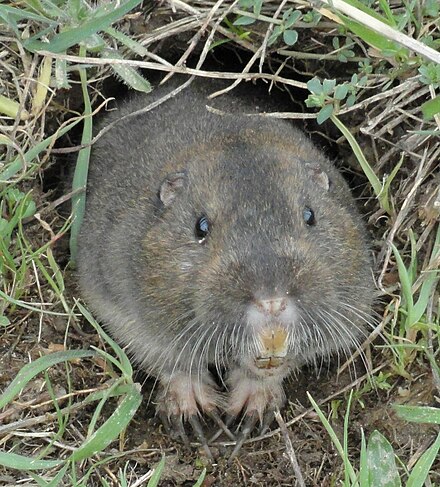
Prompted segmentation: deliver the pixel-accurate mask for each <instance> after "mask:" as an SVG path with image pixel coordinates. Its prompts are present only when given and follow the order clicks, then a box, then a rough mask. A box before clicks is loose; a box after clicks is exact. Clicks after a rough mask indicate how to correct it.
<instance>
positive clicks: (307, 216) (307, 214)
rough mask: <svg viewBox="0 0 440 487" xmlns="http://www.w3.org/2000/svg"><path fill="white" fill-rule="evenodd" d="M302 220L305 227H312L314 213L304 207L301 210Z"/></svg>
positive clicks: (314, 221)
mask: <svg viewBox="0 0 440 487" xmlns="http://www.w3.org/2000/svg"><path fill="white" fill-rule="evenodd" d="M303 218H304V221H305V222H306V224H307V225H310V226H311V225H314V224H315V223H316V220H315V213H314V212H313V210H312V209H311V208H309V207H308V206H306V207H305V208H304V210H303Z"/></svg>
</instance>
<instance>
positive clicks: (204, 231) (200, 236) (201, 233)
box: [194, 215, 209, 243]
mask: <svg viewBox="0 0 440 487" xmlns="http://www.w3.org/2000/svg"><path fill="white" fill-rule="evenodd" d="M194 233H195V235H196V238H197V240H198V242H199V243H203V242H204V241H205V240H206V237H207V236H208V233H209V220H208V217H207V216H206V215H202V216H201V217H200V218H199V219H198V220H197V222H196V227H195V229H194Z"/></svg>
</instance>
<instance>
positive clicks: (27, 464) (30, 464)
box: [0, 451, 64, 471]
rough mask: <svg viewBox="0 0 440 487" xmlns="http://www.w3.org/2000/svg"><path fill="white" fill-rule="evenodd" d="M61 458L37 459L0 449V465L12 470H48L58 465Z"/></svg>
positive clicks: (61, 461) (60, 462)
mask: <svg viewBox="0 0 440 487" xmlns="http://www.w3.org/2000/svg"><path fill="white" fill-rule="evenodd" d="M62 463H64V462H63V460H38V459H36V458H32V457H25V456H23V455H17V454H16V453H6V452H1V451H0V465H3V466H4V467H7V468H12V469H14V470H23V471H26V470H48V469H50V468H54V467H58V465H61V464H62Z"/></svg>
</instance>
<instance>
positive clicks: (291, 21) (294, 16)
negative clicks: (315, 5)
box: [284, 10, 301, 29]
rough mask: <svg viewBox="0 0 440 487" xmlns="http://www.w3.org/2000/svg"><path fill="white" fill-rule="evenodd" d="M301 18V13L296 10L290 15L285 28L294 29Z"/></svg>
mask: <svg viewBox="0 0 440 487" xmlns="http://www.w3.org/2000/svg"><path fill="white" fill-rule="evenodd" d="M300 17H301V12H300V11H299V10H294V11H293V12H292V13H290V14H289V15H288V16H287V18H286V19H285V22H284V27H285V28H286V29H288V28H289V27H292V25H293V24H294V23H295V22H297V21H298V20H299V18H300Z"/></svg>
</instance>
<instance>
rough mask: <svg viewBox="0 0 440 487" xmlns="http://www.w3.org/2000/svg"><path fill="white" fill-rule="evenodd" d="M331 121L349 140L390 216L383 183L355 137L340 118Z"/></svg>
mask: <svg viewBox="0 0 440 487" xmlns="http://www.w3.org/2000/svg"><path fill="white" fill-rule="evenodd" d="M330 119H331V121H332V122H333V123H334V124H335V125H336V127H338V129H339V130H340V131H341V132H342V134H343V135H344V137H345V138H346V139H347V142H348V143H349V144H350V147H351V148H352V150H353V153H354V155H355V156H356V158H357V160H358V162H359V164H360V166H361V168H362V170H363V171H364V174H365V176H367V179H368V181H369V182H370V184H371V186H372V188H373V191H374V193H375V195H376V197H377V198H378V200H379V201H380V204H381V206H382V208H383V209H384V210H385V211H386V212H387V213H388V214H390V212H391V209H390V205H389V202H388V200H386V199H385V197H384V194H383V191H382V183H381V182H380V180H379V178H378V177H377V176H376V173H375V172H374V171H373V169H372V168H371V166H370V164H368V161H367V159H366V158H365V156H364V154H363V152H362V150H361V148H360V147H359V144H358V143H357V141H356V139H355V138H354V137H353V135H352V134H351V132H350V131H349V130H348V128H347V127H346V126H345V125H344V124H343V123H342V122H341V121H340V120H339V118H338V117H336V116H335V115H332V116H331V117H330Z"/></svg>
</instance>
